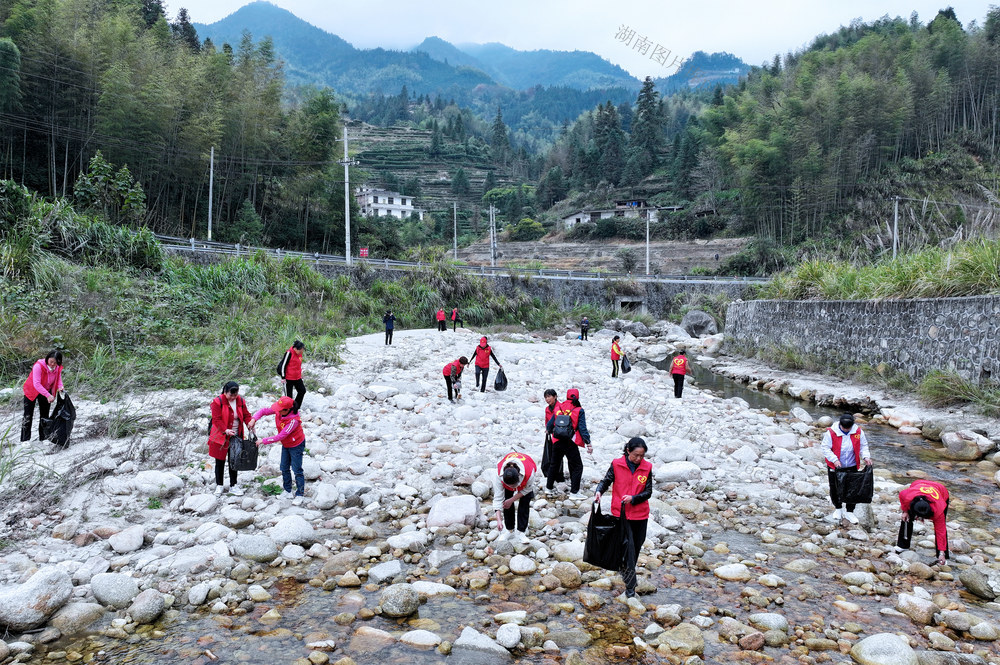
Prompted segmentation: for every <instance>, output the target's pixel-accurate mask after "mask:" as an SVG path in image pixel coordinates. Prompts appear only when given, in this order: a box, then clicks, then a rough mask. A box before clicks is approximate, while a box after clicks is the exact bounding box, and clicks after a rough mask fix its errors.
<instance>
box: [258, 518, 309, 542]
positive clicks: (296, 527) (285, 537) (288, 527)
mask: <svg viewBox="0 0 1000 665" xmlns="http://www.w3.org/2000/svg"><path fill="white" fill-rule="evenodd" d="M267 535H268V536H269V537H270V538H271V540H273V541H274V542H275V543H278V544H282V545H283V544H285V543H295V544H296V545H311V544H312V543H313V542H315V540H316V531H315V529H313V527H312V525H311V524H309V522H307V521H306V520H305V518H304V517H302V516H301V515H289V516H288V517H282V518H281V519H280V520H278V523H277V524H275V525H274V526H272V527H271V528H270V529H268V530H267Z"/></svg>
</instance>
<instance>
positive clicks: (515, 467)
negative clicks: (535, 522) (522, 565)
mask: <svg viewBox="0 0 1000 665" xmlns="http://www.w3.org/2000/svg"><path fill="white" fill-rule="evenodd" d="M536 470H537V469H536V468H535V460H533V459H531V457H530V456H528V455H525V454H524V453H513V452H512V453H507V454H506V455H504V457H503V459H501V460H500V462H499V463H498V464H497V476H496V478H495V479H494V480H493V510H494V511H496V514H497V531H499V532H500V533H501V534H503V530H504V527H505V526H506V527H507V534H509V536H510V537H512V538H513V539H514V540H515V542H518V543H526V542H528V536H527V534H526V533H525V532H526V531H527V530H528V512H529V511H530V510H531V502H532V501H533V500H534V498H535V486H536V485H537V484H538V483H537V481H536V480H535V471H536ZM515 503H516V504H517V535H514V504H515ZM503 537H504V536H503V535H501V538H503Z"/></svg>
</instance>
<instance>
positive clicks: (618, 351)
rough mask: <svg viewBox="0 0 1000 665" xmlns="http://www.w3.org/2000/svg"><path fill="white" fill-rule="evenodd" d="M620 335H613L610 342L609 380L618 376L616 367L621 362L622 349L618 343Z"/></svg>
mask: <svg viewBox="0 0 1000 665" xmlns="http://www.w3.org/2000/svg"><path fill="white" fill-rule="evenodd" d="M620 339H621V336H620V335H615V336H614V338H613V339H612V340H611V378H614V377H616V376H618V367H619V364H620V363H621V360H622V355H623V354H622V347H621V344H619V343H618V340H620Z"/></svg>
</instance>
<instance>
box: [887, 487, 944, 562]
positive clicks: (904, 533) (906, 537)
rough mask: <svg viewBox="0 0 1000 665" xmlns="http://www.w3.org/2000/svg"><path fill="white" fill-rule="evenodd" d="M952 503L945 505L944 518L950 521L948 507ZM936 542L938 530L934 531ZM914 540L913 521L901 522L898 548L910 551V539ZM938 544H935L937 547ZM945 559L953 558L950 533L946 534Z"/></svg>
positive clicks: (897, 542)
mask: <svg viewBox="0 0 1000 665" xmlns="http://www.w3.org/2000/svg"><path fill="white" fill-rule="evenodd" d="M950 503H951V499H948V501H947V502H946V503H945V504H944V518H945V519H946V520H947V519H948V507H949V504H950ZM934 536H935V541H936V540H937V528H936V527H935V531H934ZM911 538H913V520H901V521H900V523H899V535H898V536H897V537H896V547H899V548H902V549H904V550H908V549H910V539H911ZM936 545H937V543H936V542H935V546H936ZM936 552H937V554H938V556H940V555H941V550H936ZM944 557H945V558H946V559H950V558H951V552H950V551H949V547H948V531H947V529H946V530H945V532H944Z"/></svg>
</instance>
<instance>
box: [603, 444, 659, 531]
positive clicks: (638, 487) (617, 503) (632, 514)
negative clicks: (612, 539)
mask: <svg viewBox="0 0 1000 665" xmlns="http://www.w3.org/2000/svg"><path fill="white" fill-rule="evenodd" d="M611 468H612V469H614V470H615V482H614V485H612V486H611V514H612V515H614V516H615V517H619V516H620V513H621V505H622V497H624V496H635V495H636V494H639V493H640V492H642V490H644V489H645V488H646V481H647V480H649V474H650V473H652V471H653V465H652V464H651V463H650V461H649V460H648V459H644V460H642V461H641V462H639V468H637V469H636V470H635V473H632V472H631V471H629V468H628V462H626V461H625V457H624V456H623V457H619V458H617V459H616V460H614V461H613V462H611ZM648 517H649V501H643V502H642V503H640V504H639V505H637V506H633V505H632V504H630V503H626V504H625V519H627V520H644V519H646V518H648ZM641 545H642V543H636V546H637V547H639V546H641Z"/></svg>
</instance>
